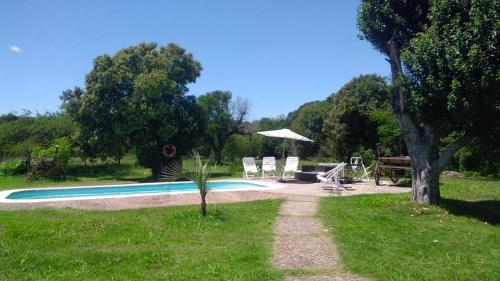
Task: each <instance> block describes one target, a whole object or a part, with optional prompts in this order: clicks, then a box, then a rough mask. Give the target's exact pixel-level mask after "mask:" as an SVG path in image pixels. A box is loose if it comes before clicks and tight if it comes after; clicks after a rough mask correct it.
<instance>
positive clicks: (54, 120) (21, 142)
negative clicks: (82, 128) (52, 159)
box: [0, 113, 76, 160]
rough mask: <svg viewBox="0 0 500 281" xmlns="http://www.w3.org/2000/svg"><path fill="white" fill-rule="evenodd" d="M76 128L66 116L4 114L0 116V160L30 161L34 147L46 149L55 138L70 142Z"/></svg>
mask: <svg viewBox="0 0 500 281" xmlns="http://www.w3.org/2000/svg"><path fill="white" fill-rule="evenodd" d="M75 131H76V125H75V124H74V123H73V121H71V119H70V118H69V117H68V116H66V115H61V114H45V115H35V116H32V115H31V114H30V113H27V114H24V115H15V114H12V113H11V114H6V115H2V116H0V160H1V159H2V158H7V159H9V158H23V159H24V160H29V156H30V154H31V151H32V149H33V147H35V146H37V145H38V146H47V145H49V144H50V143H51V142H52V141H53V140H55V139H57V138H62V137H66V138H71V137H72V136H73V135H74V133H75Z"/></svg>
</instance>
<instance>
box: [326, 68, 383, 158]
mask: <svg viewBox="0 0 500 281" xmlns="http://www.w3.org/2000/svg"><path fill="white" fill-rule="evenodd" d="M389 101H390V96H389V91H388V86H387V83H386V82H385V80H384V79H383V78H382V77H380V76H377V75H360V76H358V77H355V78H353V79H352V80H351V81H349V82H348V83H347V84H345V85H344V86H342V88H341V89H340V90H339V91H338V92H337V93H335V94H333V95H331V96H330V97H329V98H328V99H327V102H328V103H329V104H330V107H329V111H328V114H327V116H326V117H325V121H324V126H323V133H324V138H325V141H324V145H323V147H322V149H323V152H324V153H325V154H326V155H329V156H334V157H335V158H337V160H343V161H348V160H349V158H350V157H351V156H353V154H354V153H355V152H359V151H360V150H368V149H370V150H371V151H375V149H376V145H377V143H378V142H379V141H380V140H379V137H378V131H377V126H378V125H380V124H378V122H374V121H373V120H372V118H371V114H372V112H374V111H375V110H382V109H384V108H387V106H388V104H389ZM372 154H373V153H372ZM372 157H373V156H372ZM372 159H373V158H372Z"/></svg>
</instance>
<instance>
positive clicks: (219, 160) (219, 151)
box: [214, 147, 222, 164]
mask: <svg viewBox="0 0 500 281" xmlns="http://www.w3.org/2000/svg"><path fill="white" fill-rule="evenodd" d="M214 158H215V159H214V160H215V163H216V164H221V163H222V147H214Z"/></svg>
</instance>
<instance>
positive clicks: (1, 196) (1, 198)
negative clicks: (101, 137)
mask: <svg viewBox="0 0 500 281" xmlns="http://www.w3.org/2000/svg"><path fill="white" fill-rule="evenodd" d="M188 182H192V181H179V182H169V183H170V184H185V183H188ZM210 182H241V183H251V184H259V185H263V186H264V187H255V188H238V189H235V188H228V189H220V190H217V189H213V190H210V192H226V191H247V190H262V191H265V190H273V189H279V188H284V187H285V185H283V184H280V183H269V182H263V181H259V180H239V179H223V180H222V179H221V180H211V181H210ZM144 184H150V185H161V184H165V182H152V183H133V184H109V185H89V186H70V187H60V186H59V187H40V188H20V189H10V190H3V191H0V203H8V204H20V203H24V204H26V203H39V202H40V203H42V202H58V201H76V200H91V199H94V200H103V199H111V198H130V197H145V196H158V195H176V194H193V193H198V191H197V190H190V191H170V192H155V193H145V194H121V195H100V196H81V197H66V198H45V199H8V198H7V197H8V196H9V195H10V194H12V193H14V192H19V191H26V190H47V189H73V188H98V187H117V186H139V185H144Z"/></svg>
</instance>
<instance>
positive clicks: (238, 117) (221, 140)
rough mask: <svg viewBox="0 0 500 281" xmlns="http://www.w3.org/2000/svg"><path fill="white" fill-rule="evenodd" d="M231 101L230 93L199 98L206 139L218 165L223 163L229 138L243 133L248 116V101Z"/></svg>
mask: <svg viewBox="0 0 500 281" xmlns="http://www.w3.org/2000/svg"><path fill="white" fill-rule="evenodd" d="M231 99H232V94H231V92H229V91H213V92H209V93H207V94H205V95H202V96H200V97H198V103H199V105H200V107H201V109H202V111H203V115H204V122H205V132H204V135H205V139H206V141H207V142H208V144H209V145H210V147H211V149H212V151H213V153H214V157H215V162H216V163H221V162H222V149H224V146H225V145H226V143H227V141H228V140H229V138H230V137H231V136H232V135H233V134H236V133H241V132H242V131H243V125H244V121H245V118H246V117H247V115H248V110H249V105H248V101H247V100H245V99H242V98H237V99H236V100H234V101H233V100H231Z"/></svg>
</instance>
